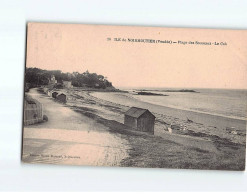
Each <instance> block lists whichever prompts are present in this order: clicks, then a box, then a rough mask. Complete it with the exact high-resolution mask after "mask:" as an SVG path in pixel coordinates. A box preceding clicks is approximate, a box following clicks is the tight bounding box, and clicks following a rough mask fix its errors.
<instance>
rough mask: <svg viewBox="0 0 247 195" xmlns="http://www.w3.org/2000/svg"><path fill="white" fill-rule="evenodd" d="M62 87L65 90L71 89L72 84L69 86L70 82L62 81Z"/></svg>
mask: <svg viewBox="0 0 247 195" xmlns="http://www.w3.org/2000/svg"><path fill="white" fill-rule="evenodd" d="M63 86H64V87H66V88H72V87H73V86H72V84H71V81H63Z"/></svg>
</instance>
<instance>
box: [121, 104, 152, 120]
mask: <svg viewBox="0 0 247 195" xmlns="http://www.w3.org/2000/svg"><path fill="white" fill-rule="evenodd" d="M147 111H148V112H149V110H148V109H143V108H137V107H131V108H130V109H129V110H128V111H127V112H125V115H128V116H132V117H134V118H139V117H140V116H141V115H142V114H144V113H145V112H147ZM149 113H150V114H151V115H153V114H152V113H151V112H149ZM153 116H154V115H153Z"/></svg>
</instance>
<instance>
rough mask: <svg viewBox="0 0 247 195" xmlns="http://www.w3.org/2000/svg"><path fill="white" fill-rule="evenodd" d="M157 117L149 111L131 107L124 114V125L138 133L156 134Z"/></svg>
mask: <svg viewBox="0 0 247 195" xmlns="http://www.w3.org/2000/svg"><path fill="white" fill-rule="evenodd" d="M154 121H155V116H154V115H153V114H152V113H151V112H150V111H149V110H147V109H142V108H137V107H131V108H130V109H129V110H128V111H127V112H125V114H124V124H125V125H127V126H129V127H132V128H134V129H136V130H137V131H142V132H148V133H150V134H154Z"/></svg>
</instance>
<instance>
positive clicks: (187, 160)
mask: <svg viewBox="0 0 247 195" xmlns="http://www.w3.org/2000/svg"><path fill="white" fill-rule="evenodd" d="M62 91H63V92H65V93H66V94H67V95H68V102H67V103H66V105H63V104H59V103H57V102H55V101H54V100H53V99H52V98H50V97H48V96H47V95H46V94H39V95H37V96H38V97H39V98H47V100H49V102H52V103H51V105H59V106H61V107H63V108H66V109H69V110H70V111H68V112H72V113H73V114H72V115H71V114H69V115H68V116H67V117H68V120H67V122H69V121H72V122H71V123H68V124H67V125H64V124H63V123H61V124H57V127H54V124H53V125H51V126H50V128H51V129H63V130H61V134H62V135H64V137H73V135H74V136H75V137H78V136H77V133H78V128H79V129H82V130H83V131H88V132H94V133H95V134H91V139H92V138H94V137H97V134H98V133H99V132H102V133H103V134H108V135H109V137H111V136H113V140H115V143H118V145H117V148H120V150H118V149H114V147H116V146H114V145H111V141H106V142H107V144H106V145H107V146H108V148H111V152H108V153H105V154H104V155H103V156H107V155H111V156H112V158H109V159H110V160H109V162H107V161H106V162H107V163H103V162H104V161H105V160H104V159H105V158H104V157H99V158H98V159H97V158H96V159H94V160H92V162H90V160H89V161H87V162H86V161H77V162H79V163H75V162H74V161H64V160H63V162H64V164H70V163H71V164H81V165H86V164H89V165H101V166H128V167H155V168H184V169H187V168H191V169H217V170H218V169H220V170H244V169H245V140H246V132H245V122H241V121H238V120H235V119H227V118H224V117H215V116H212V115H207V114H198V113H193V112H190V111H183V110H177V109H172V108H166V109H164V107H162V108H161V107H159V106H156V105H152V104H148V103H143V102H139V101H135V100H133V102H130V101H128V102H127V101H126V102H125V101H121V102H117V103H116V102H111V101H110V100H112V99H111V98H108V99H107V97H106V98H98V97H96V96H95V95H94V92H88V91H82V90H77V89H73V90H62ZM97 93H98V92H97ZM110 93H111V92H108V93H104V92H102V94H103V95H105V96H107V95H108V94H110ZM113 93H114V92H112V94H113ZM118 94H119V96H122V97H124V94H121V93H118ZM106 99H107V100H106ZM132 104H133V105H135V106H137V107H142V108H143V107H144V108H147V109H149V110H150V111H151V112H152V113H153V114H154V115H155V116H156V121H155V134H154V135H148V134H145V133H141V132H138V131H134V130H133V129H130V128H129V127H126V126H125V125H123V120H124V112H126V111H127V110H128V109H129V108H130V106H133V105H132ZM44 106H46V105H44ZM58 113H59V111H58ZM65 113H66V112H65ZM44 114H46V113H44ZM77 114H78V115H77ZM73 115H75V116H76V117H74V116H73ZM70 117H71V118H70ZM187 117H188V118H189V119H190V120H192V121H193V122H191V123H188V121H187ZM48 118H49V121H48V122H47V123H42V124H40V125H32V126H28V127H25V128H24V147H23V148H24V150H23V151H24V154H26V155H29V158H28V157H27V156H26V157H25V155H24V157H23V159H24V162H25V161H26V162H35V160H34V158H33V159H32V158H31V157H30V153H31V152H32V150H33V149H31V148H30V143H29V141H34V140H35V139H37V140H38V139H39V141H40V140H45V142H50V140H56V143H57V141H58V142H59V144H60V146H61V147H63V149H62V150H61V151H67V149H66V148H67V147H68V144H67V145H66V144H63V142H64V141H66V142H69V143H70V144H71V143H73V144H78V140H77V141H74V140H59V139H58V138H56V137H57V135H58V134H59V133H54V134H53V135H52V136H50V137H49V136H48V135H49V133H48V132H46V131H45V130H46V129H47V128H48V127H47V125H48V123H49V122H50V121H53V120H55V119H52V116H49V114H48ZM65 118H66V117H65ZM81 120H82V121H81ZM57 123H60V121H59V122H57ZM72 123H73V124H72ZM171 123H172V124H178V125H186V127H187V130H186V131H180V130H178V131H173V133H169V132H168V131H167V130H166V126H167V125H168V124H171ZM87 125H89V126H90V125H91V126H90V127H93V128H88V127H87ZM225 126H230V127H231V126H236V127H238V129H239V130H240V133H239V134H238V135H233V134H231V133H226V130H225ZM73 127H74V128H75V130H77V131H73V135H68V134H67V133H66V132H67V131H66V130H67V129H71V128H72V129H73ZM30 128H33V129H35V130H36V131H37V132H36V133H34V134H32V133H31V132H35V131H32V130H31V129H30ZM42 129H43V133H42V135H45V137H42V136H41V135H40V134H39V132H40V131H42ZM52 131H53V132H55V131H56V130H55V131H54V130H52ZM52 131H49V132H52ZM79 134H80V135H81V138H82V139H81V141H80V140H79V143H88V142H86V141H85V139H84V138H83V137H84V136H86V135H87V134H85V132H84V133H81V132H80V133H79ZM79 134H78V135H79ZM41 137H42V139H41ZM86 137H87V136H86ZM89 139H90V138H89ZM102 139H104V140H111V138H109V139H108V137H107V136H106V137H102ZM37 140H36V141H37ZM60 142H61V143H60ZM97 142H98V141H97V139H96V140H95V142H94V144H96V143H97ZM47 144H48V143H47ZM54 144H55V143H54ZM73 144H72V145H73ZM51 145H52V144H51ZM84 145H86V144H84ZM103 145H104V144H103ZM52 148H53V151H55V148H56V147H55V146H54V145H53V146H52ZM76 148H80V147H76ZM36 149H37V150H38V149H39V147H37V148H36ZM85 150H87V154H92V155H95V156H100V155H99V154H98V153H95V152H93V151H94V149H90V148H89V149H85V148H84V149H83V148H82V149H78V150H77V152H76V153H77V154H81V155H83V151H85ZM43 151H46V152H45V153H49V149H48V151H47V149H46V148H43ZM88 151H92V152H88ZM115 151H116V152H115ZM100 153H102V152H100ZM103 153H104V152H103ZM119 153H123V155H120V154H119ZM72 154H73V153H72ZM73 155H75V154H73ZM37 158H39V157H36V160H37ZM87 158H88V159H90V157H87ZM27 159H29V160H27ZM112 159H117V160H116V161H115V162H110V161H114V160H112ZM97 161H98V162H102V163H97ZM59 162H61V160H60V161H59ZM51 163H52V162H51Z"/></svg>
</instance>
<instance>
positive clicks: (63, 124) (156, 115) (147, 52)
mask: <svg viewBox="0 0 247 195" xmlns="http://www.w3.org/2000/svg"><path fill="white" fill-rule="evenodd" d="M246 42H247V30H226V29H224V30H220V29H195V28H194V29H193V28H164V27H140V26H110V25H84V24H55V23H54V24H53V23H28V24H27V46H26V67H25V81H24V90H25V92H24V99H23V101H24V103H23V140H22V162H25V163H46V164H60V165H84V166H115V167H116V166H117V167H145V168H175V169H207V170H236V171H242V170H245V153H246V116H247V101H246V100H247V55H246V54H247V45H246Z"/></svg>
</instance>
